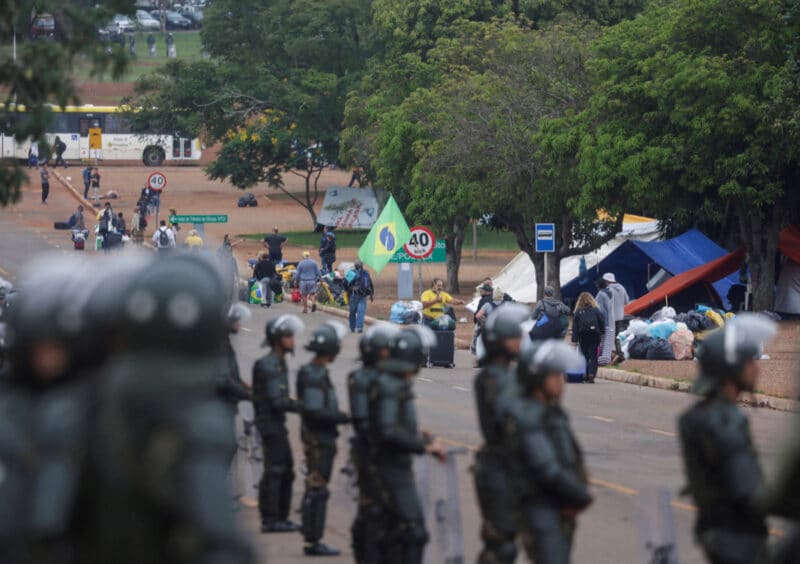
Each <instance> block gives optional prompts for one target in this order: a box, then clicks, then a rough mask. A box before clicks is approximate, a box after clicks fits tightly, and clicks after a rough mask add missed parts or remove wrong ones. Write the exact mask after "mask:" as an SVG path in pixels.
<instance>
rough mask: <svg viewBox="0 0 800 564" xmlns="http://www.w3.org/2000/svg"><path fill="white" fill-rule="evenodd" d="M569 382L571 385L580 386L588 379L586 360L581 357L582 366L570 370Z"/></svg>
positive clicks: (567, 374) (567, 373)
mask: <svg viewBox="0 0 800 564" xmlns="http://www.w3.org/2000/svg"><path fill="white" fill-rule="evenodd" d="M565 374H566V377H567V382H569V383H570V384H580V383H581V382H583V381H584V379H585V378H586V359H585V358H584V357H583V355H581V364H580V366H579V367H578V368H577V369H575V370H568V371H567V372H566V373H565Z"/></svg>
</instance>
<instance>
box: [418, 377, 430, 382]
mask: <svg viewBox="0 0 800 564" xmlns="http://www.w3.org/2000/svg"><path fill="white" fill-rule="evenodd" d="M417 380H419V381H420V382H433V380H431V379H430V378H423V377H422V376H419V377H418V378H417Z"/></svg>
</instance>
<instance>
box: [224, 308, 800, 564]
mask: <svg viewBox="0 0 800 564" xmlns="http://www.w3.org/2000/svg"><path fill="white" fill-rule="evenodd" d="M251 307H252V308H253V312H254V315H253V318H252V319H251V320H249V321H248V322H247V323H246V324H245V330H244V331H243V332H241V333H240V334H239V335H237V336H236V337H235V348H236V350H237V352H238V354H239V362H240V365H241V368H242V374H244V375H246V378H249V377H250V370H251V367H252V364H253V362H254V361H255V359H256V358H257V357H258V356H259V355H261V354H264V352H265V351H264V349H262V348H260V343H261V340H262V339H263V327H264V323H265V322H266V320H267V319H268V318H269V317H270V316H274V315H276V314H278V313H280V312H297V311H299V310H298V308H296V307H295V306H292V305H291V304H278V305H275V306H273V308H272V309H271V310H264V309H261V308H258V307H256V306H251ZM302 317H303V319H304V321H305V322H306V323H307V324H308V326H309V327H308V329H310V328H313V327H314V326H316V325H317V324H319V323H321V322H323V321H325V320H327V319H331V317H329V316H327V315H325V314H321V313H317V314H309V315H307V316H302ZM308 329H307V331H306V335H307V334H308ZM298 341H299V343H300V344H302V343H303V342H304V340H303V338H302V337H301V338H300V339H299V340H298ZM309 358H310V354H309V353H308V352H306V351H304V350H302V348H301V347H298V351H297V352H296V356H295V357H294V358H292V359H290V361H289V363H290V366H291V368H292V371H293V372H294V370H296V368H297V367H299V366H300V365H301V364H302V363H304V362H307V361H308V360H309ZM356 365H357V339H356V336H352V335H351V336H349V337H348V338H347V340H346V342H345V346H344V350H343V352H342V354H341V355H340V356H339V358H338V359H337V360H336V362H335V363H334V364H333V366H332V370H331V373H332V379H333V381H334V383H335V385H336V387H337V393H338V397H339V401H340V404H342V405H346V404H347V400H346V397H347V396H346V389H345V378H346V374H347V372H348V371H350V370H352V369H353V367H354V366H356ZM456 365H457V367H456V368H455V369H452V370H448V369H425V370H423V371H422V372H421V373H420V375H419V377H418V378H417V381H416V383H415V391H416V395H417V406H418V412H419V420H420V425H421V426H422V427H424V428H426V429H429V430H430V431H432V432H434V433H435V434H437V435H438V436H440V437H442V438H443V439H445V440H446V441H447V442H448V443H449V444H452V445H455V446H465V447H467V448H468V449H470V450H473V449H474V448H476V447H477V446H478V445H479V444H480V436H479V433H478V428H477V422H476V417H475V409H474V399H473V397H472V391H471V388H472V379H473V377H474V374H475V370H474V369H472V368H469V367H471V366H472V359H471V357H470V356H469V355H468V354H467V353H464V352H459V353H457V357H456ZM292 386H294V382H292ZM692 401H693V398H692V397H691V396H689V395H686V394H682V393H677V392H670V391H663V390H654V389H650V388H642V387H637V386H631V385H627V384H615V383H611V382H605V381H598V383H597V384H595V385H593V386H590V385H586V384H575V385H570V386H568V388H567V393H566V397H565V405H566V408H567V409H568V411H569V413H570V414H571V418H572V423H573V425H574V427H575V429H576V431H577V435H578V438H579V441H580V442H581V444H582V446H583V448H584V450H585V453H586V460H587V464H588V467H589V470H590V473H591V478H592V484H593V487H592V490H593V494H594V496H595V503H594V505H592V506H591V507H590V508H589V510H588V511H587V512H586V513H585V514H583V515H582V516H581V518H580V520H579V527H578V533H577V536H576V543H575V551H574V558H573V561H574V562H576V563H592V564H606V563H607V564H612V563H613V564H617V563H634V562H643V561H644V558H643V556H642V554H641V553H640V552H639V546H638V544H637V543H638V542H639V539H640V523H641V518H640V503H641V501H640V500H641V498H642V494H643V493H646V492H652V491H654V490H658V489H659V488H666V489H667V490H668V491H669V492H671V493H672V494H673V495H677V492H678V491H679V490H680V489H681V488H682V487H683V485H684V478H683V470H682V466H681V461H680V456H679V447H678V444H677V439H676V437H675V417H676V414H678V413H679V412H680V411H681V410H683V409H685V408H686V407H687V406H688V405H689V404H690V403H691V402H692ZM748 414H749V415H750V417H751V420H752V425H753V432H754V435H755V441H756V444H757V446H758V449H759V451H760V453H761V455H762V458H763V460H764V464H765V466H766V468H767V471H769V470H770V466H771V464H772V463H773V462H774V460H775V458H776V454H777V452H778V449H779V444H780V439H781V437H782V436H783V434H784V431H785V430H786V429H787V425H788V424H789V422H790V421H791V416H790V415H789V414H786V413H782V412H777V411H768V410H764V409H761V410H758V409H748ZM289 426H290V432H291V435H292V442H293V447H294V454H295V461H296V463H297V464H300V463H301V462H302V450H301V449H300V445H299V439H298V433H299V421H298V419H297V418H296V417H290V422H289ZM346 456H347V449H346V445H345V442H344V438H343V437H341V438H340V445H339V454H338V456H337V468H338V467H340V466H341V465H342V464H343V463H344V462H345V459H346ZM472 459H473V455H472V453H471V452H470V453H469V454H468V455H465V456H459V457H458V470H459V472H458V474H459V490H460V494H461V507H462V516H463V526H464V536H465V549H466V557H467V558H466V560H467V561H474V560H475V557H476V555H477V554H478V552H479V550H480V539H479V535H478V531H479V529H480V518H479V514H478V511H477V505H476V500H475V497H474V493H473V488H472V478H471V474H470V472H469V467H470V465H471V464H472ZM334 475H335V476H336V475H337V473H336V472H335V474H334ZM302 489H303V488H302V477H301V473H300V472H298V478H297V480H296V482H295V498H294V501H293V506H294V507H298V506H299V503H300V500H301V496H302ZM331 489H332V498H331V503H330V507H329V513H328V526H327V530H326V537H325V539H324V540H325V541H326V542H328V543H330V544H332V545H334V546H336V547H338V548H340V549H342V550H343V556H342V557H341V558H338V559H331V560H330V561H331V562H352V558H351V556H350V553H349V527H350V521H351V516H352V509H351V508H352V503H351V501H350V500H349V499H348V496H347V495H346V493H345V491H344V483H343V482H342V481H341V479H339V478H334V479H333V484H332V486H331ZM672 508H673V512H674V517H675V526H676V529H677V538H678V543H679V550H680V557H681V560H680V561H681V562H683V563H684V564H690V563H701V562H703V559H702V557H701V556H700V554H699V552H698V551H697V549H696V548H695V547H694V544H693V541H692V535H691V528H692V524H693V519H694V512H693V509H692V507H691V501H690V500H689V499H686V498H676V499H674V500H673V502H672ZM240 515H241V518H242V523H243V524H244V526H245V527H246V528H247V529H248V531H251V532H252V538H254V540H255V542H256V544H257V546H258V548H259V550H260V551H261V554H262V555H263V556H264V557H265V559H266V560H267V561H272V562H292V561H294V560H295V558H296V559H297V560H298V561H299V560H300V559H301V558H302V557H301V556H300V554H301V550H302V539H301V538H300V537H299V536H295V535H288V536H287V535H260V534H259V533H258V532H257V526H258V514H257V511H256V510H255V509H253V508H245V509H243V510H242V511H241V513H240ZM295 517H297V518H299V515H295ZM775 527H776V533H777V534H778V535H779V534H780V532H781V530H783V528H784V527H783V525H781V524H776V525H775ZM522 560H523V559H522V558H521V559H520V561H522Z"/></svg>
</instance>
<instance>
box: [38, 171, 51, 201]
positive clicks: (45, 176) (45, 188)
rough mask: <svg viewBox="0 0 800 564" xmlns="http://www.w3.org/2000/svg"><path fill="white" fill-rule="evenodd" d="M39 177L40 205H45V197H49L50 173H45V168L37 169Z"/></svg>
mask: <svg viewBox="0 0 800 564" xmlns="http://www.w3.org/2000/svg"><path fill="white" fill-rule="evenodd" d="M39 176H40V177H41V179H42V205H47V197H48V196H49V195H50V173H49V172H47V167H46V166H44V165H42V166H40V167H39Z"/></svg>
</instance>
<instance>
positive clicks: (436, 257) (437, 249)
mask: <svg viewBox="0 0 800 564" xmlns="http://www.w3.org/2000/svg"><path fill="white" fill-rule="evenodd" d="M446 255H447V253H446V252H445V244H444V241H436V244H435V245H434V247H433V252H432V253H431V254H430V255H429V256H427V257H425V258H424V259H422V260H421V261H420V260H417V259H415V258H411V257H410V256H408V253H407V252H406V250H405V249H400V250H399V251H397V252H396V253H395V254H394V256H393V257H392V258H391V260H390V261H389V262H445V257H446Z"/></svg>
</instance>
